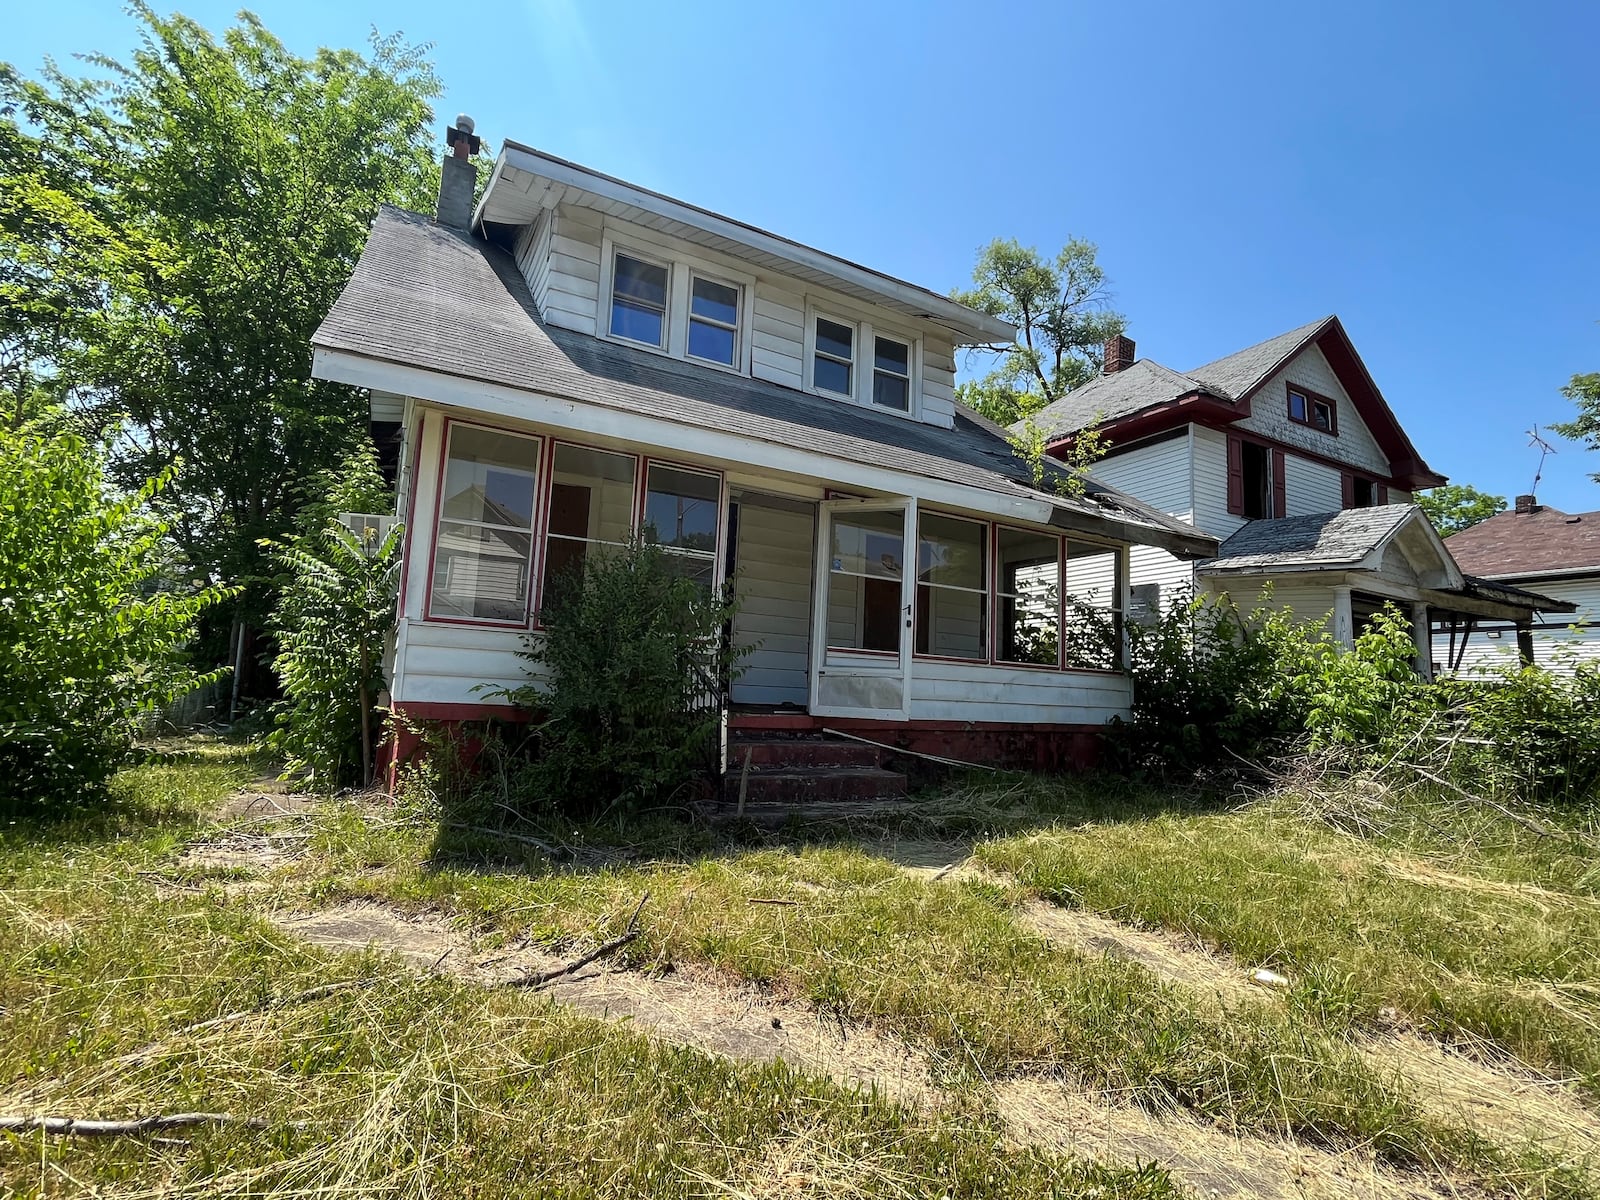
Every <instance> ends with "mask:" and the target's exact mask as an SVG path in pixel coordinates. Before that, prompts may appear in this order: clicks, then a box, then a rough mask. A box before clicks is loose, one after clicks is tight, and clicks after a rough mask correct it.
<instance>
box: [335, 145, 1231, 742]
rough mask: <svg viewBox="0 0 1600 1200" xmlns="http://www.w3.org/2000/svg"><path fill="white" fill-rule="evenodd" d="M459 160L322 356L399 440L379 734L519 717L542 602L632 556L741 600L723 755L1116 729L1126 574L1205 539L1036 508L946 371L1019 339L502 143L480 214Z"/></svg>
mask: <svg viewBox="0 0 1600 1200" xmlns="http://www.w3.org/2000/svg"><path fill="white" fill-rule="evenodd" d="M451 133H452V142H453V144H455V145H456V147H457V149H458V151H461V152H464V151H465V149H466V147H467V146H468V145H469V144H470V134H469V132H468V131H462V130H452V131H451ZM444 168H445V170H444V178H443V184H442V187H441V197H440V208H439V213H438V215H436V216H423V215H418V214H415V213H407V212H400V211H397V210H394V209H385V210H383V212H382V213H380V215H379V216H378V218H377V220H376V222H375V223H374V225H373V228H372V231H371V235H370V237H369V240H368V242H367V245H366V248H365V250H364V251H363V253H362V256H361V259H360V262H359V264H358V266H357V267H356V270H355V274H354V276H353V277H352V279H351V280H350V283H349V285H348V286H347V287H346V289H345V291H344V293H343V294H342V295H341V296H340V298H339V300H338V302H337V303H336V304H335V305H334V307H333V310H332V311H331V312H330V313H329V315H328V317H327V319H326V321H324V323H323V324H322V326H321V328H320V329H319V330H318V331H317V334H316V336H315V339H314V346H315V365H314V373H315V374H316V375H317V377H319V378H322V379H328V380H335V381H339V382H342V383H347V384H353V385H356V386H359V387H363V388H367V389H370V392H371V404H372V416H373V420H374V423H375V425H376V426H377V427H378V428H379V429H380V430H385V431H387V432H388V433H389V434H391V435H392V437H390V438H389V439H388V440H389V441H391V443H393V444H395V445H396V446H397V452H396V454H395V461H396V463H397V467H398V475H399V479H398V495H399V501H398V507H399V516H400V517H401V518H403V519H404V521H405V537H404V563H403V568H402V570H403V582H402V588H401V593H400V598H399V612H398V620H397V627H396V635H395V643H394V649H393V656H392V669H391V673H390V680H389V693H390V697H389V698H390V703H391V705H392V707H393V709H394V710H395V711H397V712H399V713H402V714H405V715H407V716H409V717H411V718H415V719H427V720H442V721H458V720H467V719H477V718H481V717H485V716H492V715H501V714H503V713H504V712H505V711H506V710H504V709H503V708H501V707H500V706H498V705H497V704H496V703H495V702H494V701H493V700H492V699H490V698H488V696H487V695H486V690H485V689H486V688H489V689H492V688H495V687H512V686H516V685H518V684H520V683H523V682H525V678H524V675H523V671H524V667H525V664H524V662H523V661H522V660H520V659H518V658H517V656H516V651H517V650H518V648H519V644H520V643H521V639H523V637H524V636H525V635H527V634H528V633H529V632H530V631H532V632H534V633H535V634H537V631H538V628H539V612H540V604H541V597H542V596H543V595H544V593H545V591H546V590H547V589H548V587H549V583H550V580H551V579H552V578H554V577H555V576H556V575H557V573H558V572H560V571H561V570H563V569H566V568H568V567H570V566H571V565H572V564H574V563H576V562H580V561H582V560H583V559H584V558H585V556H587V555H590V554H594V553H597V552H600V551H602V550H603V549H604V548H605V547H606V546H609V545H616V544H618V543H621V542H623V541H625V540H626V539H628V538H629V537H630V536H633V535H636V534H642V535H643V536H646V537H648V538H650V539H653V540H655V541H656V542H658V543H659V544H661V545H663V546H665V547H666V548H667V549H668V551H669V552H670V553H671V554H672V555H674V556H675V557H676V558H677V559H678V560H679V562H680V563H681V567H682V570H683V571H684V573H685V574H686V575H689V576H690V577H692V578H695V579H697V580H703V581H705V582H706V583H707V584H710V583H713V582H715V581H720V580H723V579H728V578H731V579H734V580H735V581H736V583H737V590H738V597H739V609H738V615H737V617H736V619H735V622H734V629H733V637H734V638H735V639H736V641H737V642H738V643H740V644H741V645H745V646H749V647H753V653H752V654H751V655H750V656H749V658H748V659H747V660H746V663H745V665H746V667H747V670H746V672H745V673H744V674H743V675H742V676H741V677H740V678H739V679H738V680H737V681H736V682H735V683H734V684H733V685H732V694H731V696H730V697H729V701H730V706H731V716H730V725H731V726H732V728H733V730H734V731H735V733H736V734H737V733H738V732H739V731H741V730H744V731H750V730H763V729H772V728H775V727H776V728H782V729H785V730H802V731H803V730H819V729H821V728H822V727H823V726H826V727H828V728H829V729H839V730H842V731H846V732H854V733H856V734H857V735H859V736H868V737H872V738H873V739H875V740H880V741H885V742H893V743H894V744H896V745H900V746H906V747H912V748H921V749H928V750H933V751H935V752H945V753H952V752H953V753H957V754H959V755H961V756H971V757H987V758H990V759H997V758H1011V759H1021V760H1025V761H1027V762H1030V763H1040V764H1048V763H1055V762H1061V761H1065V760H1068V759H1074V758H1082V757H1083V756H1084V755H1085V754H1086V753H1088V752H1089V751H1090V750H1091V748H1092V743H1093V741H1094V738H1095V734H1096V731H1098V730H1100V729H1101V727H1102V726H1103V725H1104V724H1105V722H1106V721H1107V720H1108V719H1109V718H1111V717H1113V716H1117V715H1119V714H1122V713H1125V712H1127V710H1128V705H1129V699H1130V695H1129V681H1128V678H1127V676H1126V674H1125V673H1124V672H1123V670H1122V667H1123V662H1122V653H1123V637H1122V624H1121V623H1122V620H1123V615H1124V613H1125V611H1126V607H1127V603H1128V592H1127V580H1128V568H1127V564H1128V555H1129V552H1130V550H1131V549H1133V548H1136V547H1137V548H1139V550H1140V552H1141V553H1144V552H1146V551H1147V550H1152V549H1159V551H1160V552H1161V553H1163V554H1167V555H1172V556H1175V558H1176V559H1177V560H1183V559H1186V558H1195V557H1204V556H1209V555H1212V554H1214V553H1215V552H1216V547H1217V542H1216V539H1215V538H1214V537H1211V536H1208V535H1206V534H1202V533H1199V532H1197V531H1196V530H1194V529H1193V528H1191V527H1189V526H1188V525H1186V524H1184V523H1183V522H1182V521H1179V520H1175V519H1173V518H1171V517H1169V516H1168V515H1166V514H1165V513H1163V512H1161V511H1159V509H1157V508H1155V507H1152V506H1150V505H1148V504H1145V503H1142V502H1140V501H1138V500H1135V499H1132V498H1130V497H1129V496H1126V495H1124V494H1122V493H1120V492H1118V491H1115V490H1113V489H1112V488H1109V487H1104V486H1100V485H1095V486H1093V487H1092V488H1091V489H1090V490H1089V492H1088V493H1087V494H1085V495H1083V496H1081V497H1070V496H1066V495H1062V494H1060V493H1059V492H1058V491H1057V490H1056V488H1055V486H1054V484H1053V481H1052V480H1047V481H1045V485H1044V486H1043V487H1040V486H1035V483H1034V481H1033V479H1032V477H1031V476H1030V473H1029V471H1028V469H1027V467H1026V465H1025V464H1024V463H1023V462H1021V461H1020V460H1019V459H1018V458H1017V457H1016V455H1015V454H1014V453H1013V452H1012V450H1011V448H1010V446H1009V445H1008V444H1007V441H1006V437H1005V431H1004V430H1000V429H998V428H996V427H994V426H992V425H990V424H988V423H987V422H985V421H983V420H982V419H981V418H978V417H976V416H974V415H973V414H971V413H970V412H968V411H966V410H964V409H960V408H958V407H957V405H956V403H955V400H954V396H953V387H954V371H955V353H956V349H957V347H959V346H963V345H968V344H973V343H991V342H994V341H996V340H1009V339H1010V338H1011V337H1012V336H1013V333H1014V331H1013V330H1012V328H1011V327H1010V326H1008V325H1006V324H1005V323H1003V322H1001V321H998V320H996V319H995V318H993V317H990V316H987V315H985V314H983V313H979V312H975V311H973V310H971V309H968V308H965V307H963V306H962V305H959V304H956V303H954V302H952V301H951V300H949V299H947V298H945V297H943V296H940V295H938V294H937V293H935V292H932V291H928V290H926V289H924V288H921V287H917V286H915V285H913V284H910V283H906V282H903V281H901V280H899V279H895V278H892V277H890V276H888V275H884V274H882V273H880V272H878V271H875V270H872V269H870V268H868V267H864V266H860V265H857V264H855V263H852V262H848V261H846V260H844V259H841V258H837V257H835V256H833V255H830V254H826V253H824V252H822V251H820V250H815V249H812V248H811V247H809V246H804V245H801V244H799V243H797V242H793V241H790V240H788V239H786V238H783V237H779V236H777V235H775V234H772V233H768V232H765V231H763V230H760V229H756V228H754V227H752V226H750V225H747V224H744V223H742V222H740V221H737V220H733V219H731V218H729V217H725V216H720V215H718V214H716V213H712V212H708V211H706V210H704V209H701V208H697V207H695V206H694V205H691V204H687V203H684V202H682V201H679V200H674V199H671V198H669V197H667V196H663V195H660V194H658V193H656V192H652V191H649V190H647V189H645V188H642V187H639V186H636V185H634V184H629V183H625V182H623V181H621V180H619V179H614V178H611V177H610V176H607V175H603V174H601V173H599V172H597V171H593V170H589V169H587V168H585V167H580V166H577V165H575V164H573V163H570V162H566V161H563V160H561V159H559V158H555V157H552V156H551V155H548V154H545V153H542V152H540V151H538V150H535V149H532V148H530V147H527V146H522V145H519V144H517V143H514V142H507V143H505V145H504V148H503V150H502V152H501V154H500V157H499V159H498V161H497V162H496V164H495V167H494V171H493V174H492V176H491V178H490V180H489V182H488V186H487V188H486V190H485V191H484V193H483V195H482V197H481V199H480V200H479V201H478V202H477V204H476V206H475V208H474V207H472V206H471V205H470V197H471V195H472V189H473V186H474V170H473V168H472V167H471V166H470V164H469V163H468V162H467V160H466V159H465V158H464V157H450V158H447V159H446V160H445V164H444ZM1051 470H1052V473H1054V470H1055V469H1054V466H1053V464H1052V467H1051Z"/></svg>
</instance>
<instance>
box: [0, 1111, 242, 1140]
mask: <svg viewBox="0 0 1600 1200" xmlns="http://www.w3.org/2000/svg"><path fill="white" fill-rule="evenodd" d="M195 1125H244V1126H247V1127H248V1128H250V1129H265V1128H267V1122H266V1121H263V1120H261V1119H260V1118H259V1117H236V1116H234V1115H233V1114H231V1113H208V1112H189V1113H161V1114H158V1115H155V1116H149V1117H136V1118H134V1119H133V1120H129V1121H92V1120H87V1119H85V1118H83V1117H4V1116H0V1133H36V1132H37V1133H49V1134H54V1135H55V1136H57V1137H143V1136H144V1135H145V1134H147V1133H156V1132H158V1131H160V1130H164V1129H189V1128H192V1127H193V1126H195Z"/></svg>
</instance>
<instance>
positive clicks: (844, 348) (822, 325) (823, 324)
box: [817, 317, 856, 358]
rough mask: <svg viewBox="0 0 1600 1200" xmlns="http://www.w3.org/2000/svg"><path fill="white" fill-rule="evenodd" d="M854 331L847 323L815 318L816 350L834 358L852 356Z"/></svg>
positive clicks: (853, 353)
mask: <svg viewBox="0 0 1600 1200" xmlns="http://www.w3.org/2000/svg"><path fill="white" fill-rule="evenodd" d="M855 339H856V331H855V330H854V329H852V328H850V326H848V325H840V324H839V323H838V322H837V321H829V320H827V319H826V318H825V317H818V318H817V352H818V353H819V354H831V355H833V357H835V358H854V357H855V352H854V346H855Z"/></svg>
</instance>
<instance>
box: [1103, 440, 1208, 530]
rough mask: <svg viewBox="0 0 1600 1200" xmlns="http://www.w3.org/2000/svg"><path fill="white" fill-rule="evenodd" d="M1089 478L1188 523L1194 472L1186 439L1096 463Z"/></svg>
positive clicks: (1127, 452) (1170, 441)
mask: <svg viewBox="0 0 1600 1200" xmlns="http://www.w3.org/2000/svg"><path fill="white" fill-rule="evenodd" d="M1089 474H1090V476H1091V477H1093V478H1094V479H1095V480H1096V481H1097V482H1099V483H1103V484H1105V485H1106V486H1108V487H1114V488H1116V489H1117V490H1118V491H1119V492H1126V493H1127V494H1128V495H1130V496H1134V497H1137V498H1138V499H1140V500H1143V501H1144V502H1145V503H1146V504H1149V505H1153V506H1154V507H1156V508H1159V509H1160V510H1161V511H1162V512H1164V513H1166V514H1167V515H1168V516H1172V517H1177V518H1178V519H1179V520H1181V521H1186V520H1188V519H1189V515H1190V511H1189V510H1190V505H1191V502H1192V496H1193V492H1192V490H1191V489H1192V476H1193V468H1192V464H1191V461H1190V454H1189V439H1188V438H1187V437H1177V438H1168V439H1167V440H1166V441H1164V442H1152V443H1148V444H1146V445H1143V446H1135V447H1133V448H1132V449H1130V450H1125V451H1123V452H1122V453H1120V454H1112V455H1110V456H1109V457H1107V458H1103V459H1101V460H1100V461H1099V462H1097V463H1095V465H1094V468H1093V469H1092V470H1091V471H1090V472H1089ZM1224 483H1226V478H1224Z"/></svg>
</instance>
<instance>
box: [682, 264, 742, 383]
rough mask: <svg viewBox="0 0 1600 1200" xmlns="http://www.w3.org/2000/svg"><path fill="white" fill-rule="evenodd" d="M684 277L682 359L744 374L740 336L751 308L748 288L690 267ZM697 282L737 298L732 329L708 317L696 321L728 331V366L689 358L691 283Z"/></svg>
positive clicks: (692, 313) (692, 318) (692, 316)
mask: <svg viewBox="0 0 1600 1200" xmlns="http://www.w3.org/2000/svg"><path fill="white" fill-rule="evenodd" d="M684 275H685V276H686V277H687V279H688V282H687V283H685V284H684V289H683V356H684V358H686V359H688V360H689V361H690V362H693V363H699V364H701V365H702V366H707V367H720V368H722V369H723V370H724V371H739V372H740V373H741V374H743V373H744V371H743V364H744V361H745V342H746V340H747V339H746V338H745V336H744V326H745V319H744V318H745V313H746V312H747V311H748V310H749V309H750V308H751V303H750V289H749V288H748V287H746V286H745V285H744V284H742V283H740V282H738V280H735V279H725V278H723V277H722V276H721V275H717V274H713V273H712V272H710V271H701V270H698V269H697V268H695V267H693V266H691V267H689V268H688V270H686V271H685V272H684ZM697 279H704V280H705V281H706V282H707V283H715V284H719V285H721V286H722V287H728V288H732V289H733V290H734V291H735V292H736V293H737V294H738V297H739V298H738V300H737V301H735V308H734V312H733V325H732V326H731V327H729V326H727V325H724V324H722V322H720V321H716V320H713V319H712V318H710V317H701V318H700V320H701V321H703V322H704V323H705V324H706V325H709V326H711V327H712V328H713V329H726V330H729V331H730V332H731V333H732V334H733V361H732V362H728V363H725V362H720V361H718V360H717V359H715V358H701V357H700V356H699V355H698V354H692V353H690V351H689V326H690V325H692V324H693V323H694V321H695V315H694V281H695V280H697Z"/></svg>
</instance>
